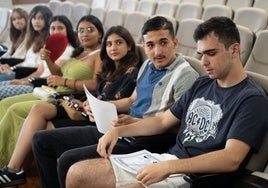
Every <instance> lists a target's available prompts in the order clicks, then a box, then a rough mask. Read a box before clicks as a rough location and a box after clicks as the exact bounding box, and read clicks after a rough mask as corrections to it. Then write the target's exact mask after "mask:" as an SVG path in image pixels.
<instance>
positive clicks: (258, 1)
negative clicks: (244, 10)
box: [253, 0, 268, 12]
mask: <svg viewBox="0 0 268 188" xmlns="http://www.w3.org/2000/svg"><path fill="white" fill-rule="evenodd" d="M253 7H256V8H261V9H264V10H266V11H267V12H268V1H267V0H254V3H253Z"/></svg>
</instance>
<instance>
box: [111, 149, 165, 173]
mask: <svg viewBox="0 0 268 188" xmlns="http://www.w3.org/2000/svg"><path fill="white" fill-rule="evenodd" d="M110 160H112V161H114V162H115V163H116V164H117V165H118V166H120V167H121V168H123V169H124V170H126V171H128V172H131V173H133V174H137V172H138V171H139V170H140V169H141V168H142V167H144V166H145V165H149V164H153V163H158V162H160V160H159V159H158V158H156V157H155V156H153V155H152V153H150V152H149V151H147V150H141V151H138V152H134V153H130V154H113V155H111V156H110Z"/></svg>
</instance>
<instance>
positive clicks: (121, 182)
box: [111, 154, 190, 188]
mask: <svg viewBox="0 0 268 188" xmlns="http://www.w3.org/2000/svg"><path fill="white" fill-rule="evenodd" d="M153 155H154V156H155V157H157V158H160V159H161V160H162V161H164V160H172V159H178V158H177V157H176V156H174V155H170V154H153ZM178 160H179V159H178ZM111 165H112V168H113V171H114V175H115V177H116V187H122V186H126V185H128V184H142V183H141V182H140V181H138V180H137V179H136V174H133V173H131V172H128V171H126V170H124V169H122V168H121V167H119V166H118V165H117V164H116V163H114V162H113V161H111ZM144 187H146V186H144ZM148 187H150V188H162V187H167V188H189V187H190V185H189V183H187V182H186V181H185V180H184V179H183V175H182V174H178V175H174V176H171V177H168V178H166V179H165V180H163V181H160V182H158V183H154V184H152V185H150V186H148Z"/></svg>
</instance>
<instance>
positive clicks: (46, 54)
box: [40, 47, 62, 76]
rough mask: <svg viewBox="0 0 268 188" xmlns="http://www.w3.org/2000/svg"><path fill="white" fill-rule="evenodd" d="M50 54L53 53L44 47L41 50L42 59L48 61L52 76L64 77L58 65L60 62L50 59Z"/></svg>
mask: <svg viewBox="0 0 268 188" xmlns="http://www.w3.org/2000/svg"><path fill="white" fill-rule="evenodd" d="M50 54H51V52H50V51H49V50H47V49H45V47H44V48H42V49H41V50H40V59H41V60H44V61H46V64H47V66H48V69H49V71H50V72H51V74H52V75H58V76H62V72H61V69H60V66H59V65H58V63H59V62H57V63H56V62H53V61H52V60H51V58H50Z"/></svg>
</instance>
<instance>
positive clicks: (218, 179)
mask: <svg viewBox="0 0 268 188" xmlns="http://www.w3.org/2000/svg"><path fill="white" fill-rule="evenodd" d="M249 173H250V171H248V170H245V171H243V172H231V173H219V174H217V173H215V174H186V175H185V176H184V177H183V179H184V180H185V181H187V182H188V183H190V185H191V188H207V187H217V188H226V187H233V185H234V183H235V182H236V180H238V179H240V178H242V177H244V176H247V175H248V174H249ZM233 188H234V187H233Z"/></svg>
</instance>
